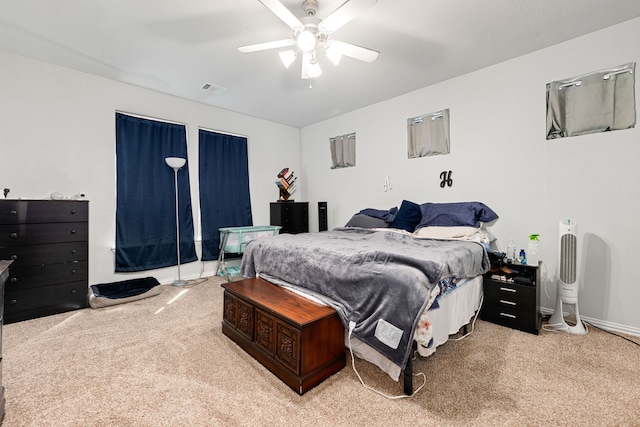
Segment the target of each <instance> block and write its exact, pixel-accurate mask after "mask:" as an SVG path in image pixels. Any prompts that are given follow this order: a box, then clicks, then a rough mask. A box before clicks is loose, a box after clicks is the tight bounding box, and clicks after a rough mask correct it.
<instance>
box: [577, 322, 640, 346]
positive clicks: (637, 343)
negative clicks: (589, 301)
mask: <svg viewBox="0 0 640 427" xmlns="http://www.w3.org/2000/svg"><path fill="white" fill-rule="evenodd" d="M582 323H584V324H587V325H589V326H591V327H592V328H596V329H600V330H601V331H603V332H606V333H608V334H611V335H615V336H616V337H618V338H622V339H623V340H627V341H629V342H630V343H633V344H635V345H637V346H638V347H640V343H639V342H636V341H634V340H632V339H629V338H627V337H625V336H624V335H620V334H616V333H615V332H611V331H607V330H606V329H602V328H600V327H598V326H596V325H594V324H593V323H589V322H585V321H584V320H583V321H582Z"/></svg>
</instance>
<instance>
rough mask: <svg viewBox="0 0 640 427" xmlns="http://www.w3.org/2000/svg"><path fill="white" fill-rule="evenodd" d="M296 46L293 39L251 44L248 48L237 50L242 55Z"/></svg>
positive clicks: (243, 47)
mask: <svg viewBox="0 0 640 427" xmlns="http://www.w3.org/2000/svg"><path fill="white" fill-rule="evenodd" d="M295 44H296V41H295V40H294V39H286V40H276V41H272V42H265V43H258V44H251V45H248V46H240V47H239V48H238V50H239V51H240V52H242V53H252V52H259V51H261V50H269V49H278V48H281V47H290V46H293V45H295Z"/></svg>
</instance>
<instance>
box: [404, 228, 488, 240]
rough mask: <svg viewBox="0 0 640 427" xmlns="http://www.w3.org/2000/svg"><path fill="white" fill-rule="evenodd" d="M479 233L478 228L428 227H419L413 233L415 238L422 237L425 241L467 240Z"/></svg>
mask: <svg viewBox="0 0 640 427" xmlns="http://www.w3.org/2000/svg"><path fill="white" fill-rule="evenodd" d="M478 231H480V228H479V227H465V226H457V227H456V226H454V227H441V226H428V227H421V228H419V229H418V230H416V231H415V233H413V235H414V236H415V237H423V238H426V239H468V238H469V237H471V236H473V235H474V234H476V233H477V232H478Z"/></svg>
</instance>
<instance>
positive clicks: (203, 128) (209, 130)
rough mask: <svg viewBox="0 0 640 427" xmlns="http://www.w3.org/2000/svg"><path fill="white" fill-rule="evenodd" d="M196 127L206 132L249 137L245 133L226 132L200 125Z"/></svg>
mask: <svg viewBox="0 0 640 427" xmlns="http://www.w3.org/2000/svg"><path fill="white" fill-rule="evenodd" d="M198 129H202V130H206V131H207V132H215V133H221V134H223V135H229V136H238V137H240V138H246V139H249V137H248V136H247V135H241V134H239V133H231V132H227V131H224V130H217V129H209V128H205V127H202V126H198Z"/></svg>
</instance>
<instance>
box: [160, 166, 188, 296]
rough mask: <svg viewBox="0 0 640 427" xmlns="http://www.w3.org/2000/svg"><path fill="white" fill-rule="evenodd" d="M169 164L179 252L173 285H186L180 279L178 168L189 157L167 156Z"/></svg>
mask: <svg viewBox="0 0 640 427" xmlns="http://www.w3.org/2000/svg"><path fill="white" fill-rule="evenodd" d="M164 161H165V162H167V165H168V166H169V167H170V168H171V169H173V177H174V182H175V187H176V250H177V252H178V279H177V280H174V281H173V283H172V284H171V286H184V285H186V284H187V281H186V280H181V279H180V221H179V217H178V170H180V168H181V167H183V166H184V164H185V163H186V162H187V159H183V158H182V157H167V158H165V159H164Z"/></svg>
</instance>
